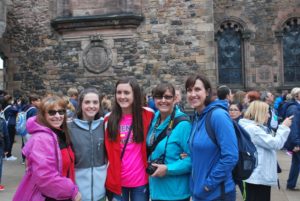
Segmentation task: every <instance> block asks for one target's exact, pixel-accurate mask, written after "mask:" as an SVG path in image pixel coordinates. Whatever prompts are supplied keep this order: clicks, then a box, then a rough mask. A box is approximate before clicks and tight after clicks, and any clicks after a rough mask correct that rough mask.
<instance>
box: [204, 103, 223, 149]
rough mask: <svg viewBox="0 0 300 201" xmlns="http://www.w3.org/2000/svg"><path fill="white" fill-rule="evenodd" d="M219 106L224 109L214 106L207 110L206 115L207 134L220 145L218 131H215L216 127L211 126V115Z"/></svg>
mask: <svg viewBox="0 0 300 201" xmlns="http://www.w3.org/2000/svg"><path fill="white" fill-rule="evenodd" d="M218 108H220V109H222V110H223V108H221V107H213V108H212V109H211V110H209V111H208V112H207V114H206V117H205V129H206V132H207V135H208V136H209V138H210V139H211V140H212V141H213V143H214V144H215V145H217V146H219V145H218V141H217V138H216V133H215V131H214V129H213V128H212V126H211V115H212V113H213V111H214V110H216V109H218Z"/></svg>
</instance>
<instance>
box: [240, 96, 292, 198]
mask: <svg viewBox="0 0 300 201" xmlns="http://www.w3.org/2000/svg"><path fill="white" fill-rule="evenodd" d="M268 118H269V105H268V104H267V103H265V102H262V101H253V102H251V103H250V105H249V107H248V108H247V110H246V112H245V114H244V118H243V119H241V120H240V121H239V124H240V125H241V126H242V127H243V128H244V129H245V130H246V131H247V132H248V133H249V135H250V137H251V140H252V142H253V143H254V145H255V146H256V149H257V155H258V165H257V167H256V168H255V169H254V171H253V172H252V174H251V176H250V177H249V178H248V179H247V180H245V182H246V201H259V200H263V201H270V200H271V186H276V185H277V179H278V176H277V157H276V150H280V149H281V148H282V147H283V145H284V143H285V141H286V139H287V138H288V135H289V133H290V128H289V127H290V126H291V122H292V117H288V118H286V119H285V120H284V121H283V123H282V124H281V125H279V126H278V129H277V132H276V135H275V136H273V135H272V134H271V133H270V132H271V130H270V129H269V128H268V127H267V126H265V124H266V123H267V121H268Z"/></svg>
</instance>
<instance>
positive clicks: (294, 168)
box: [286, 152, 300, 188]
mask: <svg viewBox="0 0 300 201" xmlns="http://www.w3.org/2000/svg"><path fill="white" fill-rule="evenodd" d="M299 172H300V152H296V153H295V152H293V156H292V164H291V168H290V174H289V178H288V180H287V184H286V187H287V188H295V187H296V185H297V179H298V176H299Z"/></svg>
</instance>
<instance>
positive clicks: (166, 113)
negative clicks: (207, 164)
mask: <svg viewBox="0 0 300 201" xmlns="http://www.w3.org/2000/svg"><path fill="white" fill-rule="evenodd" d="M153 97H154V102H155V105H156V108H157V109H158V111H157V112H156V113H155V116H154V119H153V121H152V123H151V127H150V128H149V131H148V135H147V149H148V155H149V156H148V168H147V169H146V171H147V173H148V174H149V176H150V177H149V189H150V198H151V200H152V201H156V200H178V201H189V200H190V190H189V177H190V172H191V158H190V151H189V146H188V139H189V137H190V131H191V123H190V121H189V117H188V116H187V115H186V114H184V113H183V112H182V111H181V110H180V109H179V107H177V106H176V93H175V88H174V86H173V85H172V84H169V83H167V84H159V85H157V86H156V87H155V88H154V93H153ZM180 120H181V121H180ZM177 122H178V123H177ZM182 153H185V154H186V157H184V158H182V157H181V154H182Z"/></svg>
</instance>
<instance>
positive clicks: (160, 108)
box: [0, 74, 300, 201]
mask: <svg viewBox="0 0 300 201" xmlns="http://www.w3.org/2000/svg"><path fill="white" fill-rule="evenodd" d="M184 89H185V92H186V100H187V104H186V105H185V104H183V101H182V100H181V92H182V91H183V90H182V89H181V88H177V89H176V88H175V87H174V86H173V85H172V84H171V83H161V84H159V85H157V86H156V87H154V88H153V90H152V91H151V95H149V96H145V95H143V90H142V89H141V87H140V86H139V84H138V82H137V80H136V79H134V78H124V79H120V80H119V81H118V82H117V83H116V85H115V90H114V94H113V95H112V97H110V95H109V94H105V95H102V94H101V92H99V91H98V90H97V89H95V88H86V89H82V90H81V91H80V92H78V91H77V89H76V88H70V89H69V90H68V92H67V95H66V96H64V95H62V94H53V93H47V94H45V95H44V96H38V95H36V94H31V95H29V96H28V97H27V98H25V97H18V98H16V100H14V98H13V97H12V96H11V95H8V94H6V93H5V92H3V93H2V94H0V103H1V113H0V190H4V186H3V185H1V176H2V161H3V160H8V161H14V160H16V159H17V158H16V157H15V156H13V155H12V148H13V144H14V141H15V135H16V124H17V121H16V119H17V116H18V114H19V113H20V112H26V129H27V133H26V135H23V136H22V147H23V148H22V159H23V160H22V162H23V163H24V165H25V166H26V171H25V174H24V177H23V178H22V180H21V181H20V184H19V186H18V189H17V191H16V193H15V195H14V198H13V200H14V201H44V200H46V201H50V200H51V201H53V200H68V201H71V200H74V201H81V200H82V201H105V200H106V199H108V200H109V201H129V200H131V201H148V200H149V199H151V200H152V201H171V200H172V201H173V200H174V201H175V200H177V201H189V200H190V199H191V198H192V200H194V201H203V200H207V201H217V200H224V201H234V200H236V190H235V189H236V185H238V186H239V187H240V190H241V192H242V194H243V198H244V200H246V201H268V200H271V186H274V185H277V184H278V175H277V174H278V171H279V170H280V164H278V162H277V158H276V150H280V149H286V150H287V151H288V153H289V154H291V155H292V162H291V168H290V173H289V178H288V181H287V186H286V188H287V189H288V190H298V188H297V178H298V175H299V171H300V128H299V127H300V122H299V121H300V88H297V87H296V88H293V89H292V90H291V92H290V93H287V92H286V91H284V92H283V93H282V94H281V95H280V96H278V97H277V98H276V99H275V96H274V95H273V94H272V93H271V92H270V91H256V90H253V91H248V92H244V91H236V92H234V93H233V92H232V91H231V89H230V88H229V87H227V86H225V85H222V86H219V87H218V88H217V89H216V90H214V89H213V87H212V85H211V83H210V81H209V79H208V78H207V77H206V76H204V75H201V74H199V75H192V76H190V77H188V78H187V80H186V82H185V86H184ZM146 97H147V98H146ZM110 99H112V100H110ZM145 100H146V101H145ZM188 107H190V108H193V110H194V112H193V113H186V111H185V108H188ZM208 114H210V115H209V116H210V121H209V124H210V127H211V128H212V129H213V130H214V132H215V138H216V143H215V142H214V141H213V140H212V139H211V137H210V135H209V133H208V131H207V127H206V123H207V122H208V121H207V120H206V118H207V116H208ZM233 121H236V122H238V124H239V125H240V126H241V127H243V128H244V129H245V130H246V131H247V132H248V133H249V136H250V138H251V141H252V142H253V144H254V145H255V147H256V150H257V166H256V168H255V169H254V170H253V172H252V174H251V176H250V177H249V178H247V179H245V180H243V181H237V180H235V179H234V178H233V176H232V170H233V169H234V167H235V166H236V164H237V162H238V160H239V146H238V139H237V137H236V134H235V129H234V126H233Z"/></svg>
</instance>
